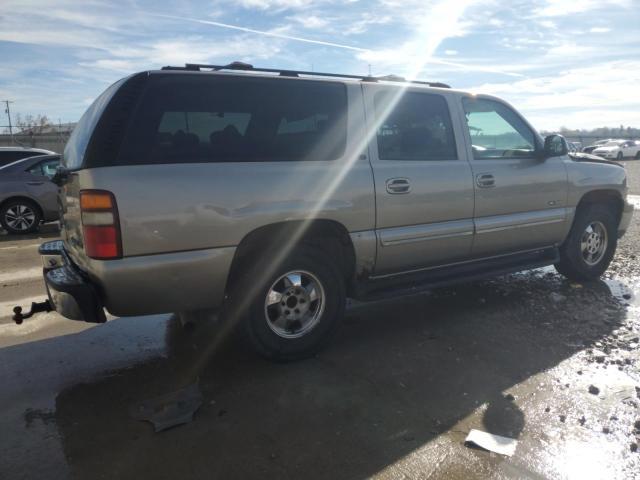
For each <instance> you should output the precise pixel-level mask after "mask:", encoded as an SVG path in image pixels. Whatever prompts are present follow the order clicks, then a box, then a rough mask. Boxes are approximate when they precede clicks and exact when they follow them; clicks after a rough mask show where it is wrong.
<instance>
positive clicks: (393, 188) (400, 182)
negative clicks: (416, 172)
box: [385, 178, 411, 195]
mask: <svg viewBox="0 0 640 480" xmlns="http://www.w3.org/2000/svg"><path fill="white" fill-rule="evenodd" d="M385 184H386V186H387V193H390V194H392V195H398V194H400V193H409V192H410V191H411V184H410V183H409V179H408V178H389V179H388V180H387V181H386V182H385Z"/></svg>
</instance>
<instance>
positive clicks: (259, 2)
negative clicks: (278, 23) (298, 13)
mask: <svg viewBox="0 0 640 480" xmlns="http://www.w3.org/2000/svg"><path fill="white" fill-rule="evenodd" d="M314 3H315V4H317V2H314V1H313V0H237V4H238V5H240V6H241V7H243V8H247V9H258V10H299V9H302V8H306V7H309V6H311V5H312V4H314Z"/></svg>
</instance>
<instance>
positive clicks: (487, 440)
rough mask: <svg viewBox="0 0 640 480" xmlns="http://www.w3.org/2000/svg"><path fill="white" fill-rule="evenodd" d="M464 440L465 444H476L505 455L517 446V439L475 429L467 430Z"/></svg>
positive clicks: (513, 450) (510, 453)
mask: <svg viewBox="0 0 640 480" xmlns="http://www.w3.org/2000/svg"><path fill="white" fill-rule="evenodd" d="M464 442H465V444H472V445H476V446H478V447H480V448H484V449H485V450H489V451H491V452H495V453H499V454H501V455H507V456H508V457H510V456H511V455H513V454H514V453H515V451H516V447H517V446H518V441H517V440H515V439H513V438H509V437H503V436H502V435H494V434H492V433H487V432H483V431H480V430H475V429H472V430H471V431H470V432H469V435H467V438H466V439H465V440H464Z"/></svg>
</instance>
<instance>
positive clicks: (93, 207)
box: [80, 190, 122, 260]
mask: <svg viewBox="0 0 640 480" xmlns="http://www.w3.org/2000/svg"><path fill="white" fill-rule="evenodd" d="M80 210H81V212H82V231H83V233H84V250H85V253H86V254H87V256H88V257H90V258H95V259H96V260H110V259H114V258H120V257H122V241H121V237H120V222H119V221H118V209H117V206H116V199H115V198H114V196H113V194H112V193H111V192H107V191H105V190H82V191H81V192H80Z"/></svg>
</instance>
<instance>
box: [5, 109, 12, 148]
mask: <svg viewBox="0 0 640 480" xmlns="http://www.w3.org/2000/svg"><path fill="white" fill-rule="evenodd" d="M3 102H4V104H5V105H6V106H7V108H5V110H4V112H5V113H6V114H7V117H9V135H11V143H12V144H13V127H12V126H11V110H10V109H9V104H10V103H13V102H11V101H9V100H3Z"/></svg>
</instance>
